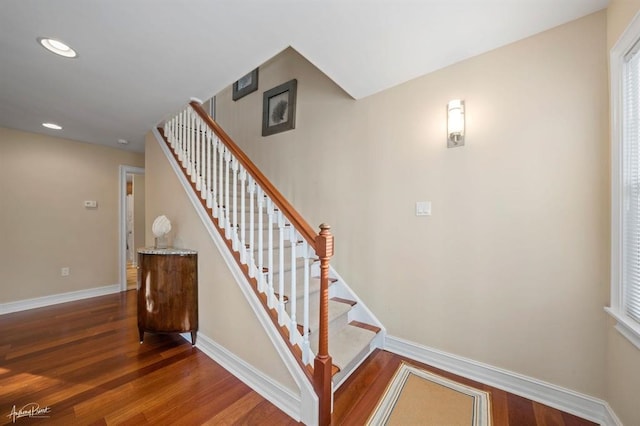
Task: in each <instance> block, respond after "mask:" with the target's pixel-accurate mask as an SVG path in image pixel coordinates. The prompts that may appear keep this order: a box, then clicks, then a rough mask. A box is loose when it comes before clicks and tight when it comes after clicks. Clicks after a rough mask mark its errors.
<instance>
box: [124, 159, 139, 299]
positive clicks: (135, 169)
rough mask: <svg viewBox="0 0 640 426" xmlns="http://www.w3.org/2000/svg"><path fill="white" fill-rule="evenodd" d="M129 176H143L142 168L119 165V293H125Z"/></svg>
mask: <svg viewBox="0 0 640 426" xmlns="http://www.w3.org/2000/svg"><path fill="white" fill-rule="evenodd" d="M129 174H132V175H142V176H144V168H143V167H134V166H125V165H120V181H119V184H120V191H119V194H120V195H119V203H118V228H119V229H118V234H119V240H118V241H119V242H118V264H119V271H118V275H119V277H120V291H127V175H129ZM134 197H135V195H134Z"/></svg>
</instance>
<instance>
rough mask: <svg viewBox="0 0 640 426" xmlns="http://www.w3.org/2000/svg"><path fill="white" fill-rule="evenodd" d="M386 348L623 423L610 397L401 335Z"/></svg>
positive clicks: (615, 425) (608, 425)
mask: <svg viewBox="0 0 640 426" xmlns="http://www.w3.org/2000/svg"><path fill="white" fill-rule="evenodd" d="M384 349H385V350H388V351H389V352H394V353H396V354H398V355H403V356H406V357H408V358H411V359H414V360H416V361H419V362H422V363H424V364H429V365H431V366H433V367H436V368H440V369H442V370H446V371H449V372H451V373H454V374H457V375H459V376H463V377H466V378H469V379H471V380H475V381H478V382H481V383H485V384H487V385H490V386H493V387H496V388H499V389H503V390H505V391H507V392H510V393H513V394H515V395H520V396H522V397H525V398H528V399H530V400H532V401H537V402H540V403H542V404H545V405H548V406H550V407H553V408H557V409H559V410H562V411H565V412H567V413H571V414H574V415H576V416H579V417H582V418H584V419H587V420H591V421H593V422H597V423H599V424H601V425H605V426H622V423H621V422H620V420H619V419H618V417H617V416H616V414H615V413H614V412H613V410H612V409H611V407H610V406H609V404H608V403H607V402H606V401H603V400H601V399H597V398H594V397H591V396H588V395H584V394H581V393H578V392H575V391H572V390H570V389H566V388H563V387H560V386H557V385H554V384H551V383H547V382H543V381H541V380H537V379H534V378H532V377H527V376H524V375H522V374H518V373H514V372H512V371H507V370H503V369H501V368H498V367H494V366H491V365H487V364H483V363H480V362H477V361H474V360H471V359H468V358H463V357H460V356H457V355H453V354H450V353H447V352H443V351H439V350H437V349H432V348H428V347H426V346H422V345H420V344H417V343H413V342H410V341H407V340H404V339H401V338H399V337H392V336H388V335H387V337H386V339H385V345H384Z"/></svg>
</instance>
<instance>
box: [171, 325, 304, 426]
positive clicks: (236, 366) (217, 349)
mask: <svg viewBox="0 0 640 426" xmlns="http://www.w3.org/2000/svg"><path fill="white" fill-rule="evenodd" d="M182 337H184V338H185V339H186V340H187V341H189V342H191V334H183V335H182ZM196 347H197V348H198V349H200V350H201V351H202V352H204V353H205V354H206V355H207V356H208V357H209V358H211V359H213V360H214V361H215V362H217V363H218V364H220V365H221V366H222V367H224V369H225V370H227V371H229V372H230V373H231V374H233V375H234V376H236V377H237V378H238V379H240V380H241V381H242V382H243V383H244V384H246V385H247V386H249V387H250V388H251V389H253V390H254V391H256V392H258V393H259V394H260V395H261V396H262V397H263V398H265V399H266V400H268V401H269V402H271V403H272V404H273V405H275V406H276V407H278V408H279V409H281V410H282V411H284V412H285V413H287V414H288V415H289V416H290V417H292V418H293V419H295V420H296V421H300V419H301V418H302V413H301V409H302V402H301V398H300V395H296V394H295V393H293V392H292V391H291V390H289V389H286V388H285V387H283V386H281V385H280V384H278V383H276V382H274V381H273V380H272V379H270V378H269V377H268V376H266V375H265V374H264V373H262V372H261V371H259V370H256V369H255V368H254V367H252V366H251V365H249V364H247V363H246V362H245V361H243V360H242V359H240V358H238V357H237V356H236V355H234V354H233V353H231V352H229V351H228V350H227V349H225V348H224V347H223V346H220V345H219V344H218V343H216V342H214V341H213V340H211V339H210V338H209V337H207V336H205V335H203V334H202V333H198V337H197V340H196Z"/></svg>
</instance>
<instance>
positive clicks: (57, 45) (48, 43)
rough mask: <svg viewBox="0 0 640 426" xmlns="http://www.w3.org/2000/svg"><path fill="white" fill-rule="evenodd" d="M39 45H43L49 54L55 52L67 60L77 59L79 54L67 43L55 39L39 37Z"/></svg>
mask: <svg viewBox="0 0 640 426" xmlns="http://www.w3.org/2000/svg"><path fill="white" fill-rule="evenodd" d="M38 43H40V45H42V47H44V48H45V49H47V50H48V51H49V52H53V53H55V54H56V55H60V56H64V57H65V58H77V57H78V54H77V53H76V51H75V50H73V49H72V48H71V47H69V46H68V45H67V44H66V43H63V42H61V41H60V40H55V39H53V38H47V37H38Z"/></svg>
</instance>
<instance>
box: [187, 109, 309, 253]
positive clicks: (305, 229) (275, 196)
mask: <svg viewBox="0 0 640 426" xmlns="http://www.w3.org/2000/svg"><path fill="white" fill-rule="evenodd" d="M189 104H190V105H191V108H193V109H194V111H195V112H196V113H198V115H199V116H200V118H202V119H203V120H204V121H205V122H206V123H207V125H208V126H209V127H210V128H211V129H213V131H214V132H215V133H216V135H217V136H218V137H219V138H220V140H221V141H222V143H223V144H225V146H226V147H227V148H229V151H231V153H232V154H233V155H234V156H235V157H236V158H237V159H238V161H239V162H240V164H242V166H243V167H244V168H245V169H246V170H247V172H248V173H249V174H250V175H251V176H252V177H253V179H255V181H256V182H257V183H258V184H259V185H260V187H261V188H262V189H263V190H264V192H265V193H266V194H267V195H268V196H269V198H271V201H273V202H274V203H275V205H276V206H278V209H279V210H280V211H281V212H282V214H284V215H285V217H286V218H287V219H289V222H291V224H292V225H293V227H294V228H295V229H296V230H297V231H298V232H300V235H302V238H304V239H305V240H307V242H308V243H309V245H310V246H311V247H312V248H313V250H314V251H315V252H317V247H316V237H317V235H318V234H316V232H315V231H314V229H313V228H312V227H311V225H309V224H308V223H307V221H305V220H304V219H303V218H302V216H300V213H298V212H297V211H296V209H294V208H293V206H292V205H291V204H290V203H289V201H287V199H286V198H284V196H283V195H282V194H281V193H280V191H278V189H277V188H276V187H275V186H273V184H272V183H271V182H270V181H269V180H268V179H267V178H266V176H265V175H264V174H262V172H261V171H260V169H258V167H257V166H256V165H255V164H253V161H251V160H250V159H249V157H248V156H247V155H246V154H245V153H244V151H242V150H241V149H240V147H238V145H236V143H235V142H233V140H231V138H230V137H229V135H227V133H226V132H225V131H224V130H222V127H220V126H219V125H218V123H216V122H215V121H214V120H213V119H212V118H211V117H210V116H209V114H207V112H206V111H205V110H204V108H202V106H201V105H200V104H199V103H198V102H196V101H191V102H190V103H189Z"/></svg>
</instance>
